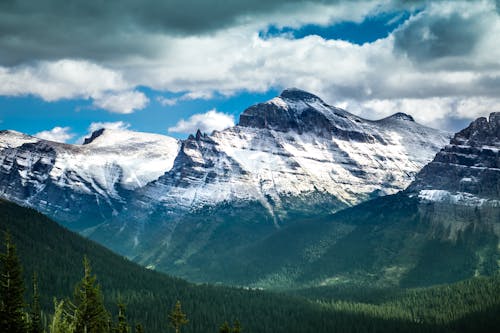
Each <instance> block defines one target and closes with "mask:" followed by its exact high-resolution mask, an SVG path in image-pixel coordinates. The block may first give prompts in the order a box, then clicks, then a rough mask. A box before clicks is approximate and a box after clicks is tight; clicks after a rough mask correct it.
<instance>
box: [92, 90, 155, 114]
mask: <svg viewBox="0 0 500 333" xmlns="http://www.w3.org/2000/svg"><path fill="white" fill-rule="evenodd" d="M148 103H149V99H148V98H147V97H146V95H144V94H143V93H142V92H140V91H125V92H115V93H105V94H103V95H100V96H98V97H96V98H95V99H94V103H93V105H94V106H95V107H98V108H102V109H105V110H108V111H110V112H115V113H122V114H127V113H132V112H134V111H136V110H141V109H144V108H145V107H146V105H147V104H148Z"/></svg>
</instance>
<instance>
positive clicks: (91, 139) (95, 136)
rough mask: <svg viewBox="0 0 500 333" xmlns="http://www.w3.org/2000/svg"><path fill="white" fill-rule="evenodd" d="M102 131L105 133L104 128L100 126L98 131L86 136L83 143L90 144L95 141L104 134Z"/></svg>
mask: <svg viewBox="0 0 500 333" xmlns="http://www.w3.org/2000/svg"><path fill="white" fill-rule="evenodd" d="M102 133H104V128H100V129H98V130H96V131H93V132H92V134H91V135H90V137H88V138H85V140H84V141H83V144H84V145H88V144H89V143H91V142H92V141H94V140H95V139H97V138H98V137H100V136H101V135H102Z"/></svg>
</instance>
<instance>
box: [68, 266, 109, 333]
mask: <svg viewBox="0 0 500 333" xmlns="http://www.w3.org/2000/svg"><path fill="white" fill-rule="evenodd" d="M83 266H84V269H85V275H84V277H83V279H82V280H81V282H80V283H79V284H78V285H77V287H76V289H75V302H74V307H75V309H74V321H75V322H74V324H75V333H107V332H108V331H109V323H110V318H111V317H110V315H109V313H108V311H107V310H106V308H105V307H104V301H103V297H102V293H101V289H100V287H99V285H98V284H97V282H96V277H95V276H93V275H92V270H91V267H90V263H89V260H88V259H87V257H85V258H84V259H83Z"/></svg>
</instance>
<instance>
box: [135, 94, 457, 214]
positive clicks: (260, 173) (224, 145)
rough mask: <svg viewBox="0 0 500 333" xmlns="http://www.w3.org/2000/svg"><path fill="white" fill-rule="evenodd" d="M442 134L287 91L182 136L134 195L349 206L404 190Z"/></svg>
mask: <svg viewBox="0 0 500 333" xmlns="http://www.w3.org/2000/svg"><path fill="white" fill-rule="evenodd" d="M448 140H449V135H448V134H447V133H445V132H442V131H439V130H435V129H431V128H427V127H424V126H422V125H419V124H417V123H415V122H414V121H413V119H412V118H411V117H410V116H407V115H404V114H396V115H394V116H392V117H388V118H385V119H382V120H379V121H369V120H365V119H362V118H360V117H357V116H355V115H352V114H350V113H349V112H347V111H345V110H342V109H339V108H335V107H332V106H329V105H327V104H326V103H324V102H323V101H322V100H321V99H320V98H318V97H317V96H314V95H312V94H309V93H307V92H304V91H301V90H298V89H287V90H285V91H283V93H282V94H281V95H280V96H279V97H276V98H273V99H272V100H270V101H268V102H265V103H260V104H257V105H254V106H252V107H250V108H248V109H247V110H245V111H244V112H243V113H242V115H241V116H240V123H239V125H237V126H235V127H232V128H229V129H226V130H223V131H219V132H217V131H216V132H214V133H213V134H212V135H210V136H207V135H202V134H201V133H197V135H196V136H191V137H190V138H189V139H187V140H186V141H184V142H183V144H182V147H181V150H180V154H179V156H178V157H177V159H176V162H175V163H174V167H173V168H172V170H171V171H170V172H168V173H166V174H165V175H164V176H162V177H161V178H159V179H158V180H157V181H154V182H152V183H150V184H148V185H147V186H146V187H145V188H144V189H141V190H140V193H141V194H142V195H143V197H142V198H141V199H139V200H141V201H144V202H147V201H151V200H154V199H156V200H159V201H160V203H161V204H162V206H163V207H164V208H165V209H167V210H168V209H170V208H171V207H172V206H174V205H175V206H176V207H179V206H178V205H181V206H183V207H185V208H186V209H193V208H200V207H203V206H206V205H214V204H218V203H221V202H227V201H233V200H257V201H260V202H261V203H262V204H263V205H264V206H265V207H267V208H268V209H269V210H270V211H279V210H280V209H281V206H282V201H283V200H285V201H286V200H287V199H288V198H290V197H300V196H307V195H308V194H311V193H318V192H319V193H322V194H325V200H329V201H332V200H333V199H336V200H338V201H339V202H340V205H343V206H350V205H354V204H356V203H359V202H361V201H363V200H366V199H367V198H369V197H371V196H377V195H382V194H389V193H395V192H397V191H399V190H402V189H404V188H405V187H406V186H407V185H408V184H409V183H410V182H411V181H412V180H413V176H414V175H415V174H416V172H418V171H419V170H420V169H421V168H422V167H423V165H425V164H426V163H427V162H429V161H430V160H431V159H432V157H433V156H434V154H435V153H436V152H437V151H438V150H439V149H440V148H441V147H442V146H444V145H445V144H446V143H447V142H448ZM324 203H325V202H320V203H313V204H324ZM332 209H333V210H335V209H338V205H332Z"/></svg>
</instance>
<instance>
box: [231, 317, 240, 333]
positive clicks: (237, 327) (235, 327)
mask: <svg viewBox="0 0 500 333" xmlns="http://www.w3.org/2000/svg"><path fill="white" fill-rule="evenodd" d="M232 333H241V324H240V321H239V320H235V321H234V324H233V330H232Z"/></svg>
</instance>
